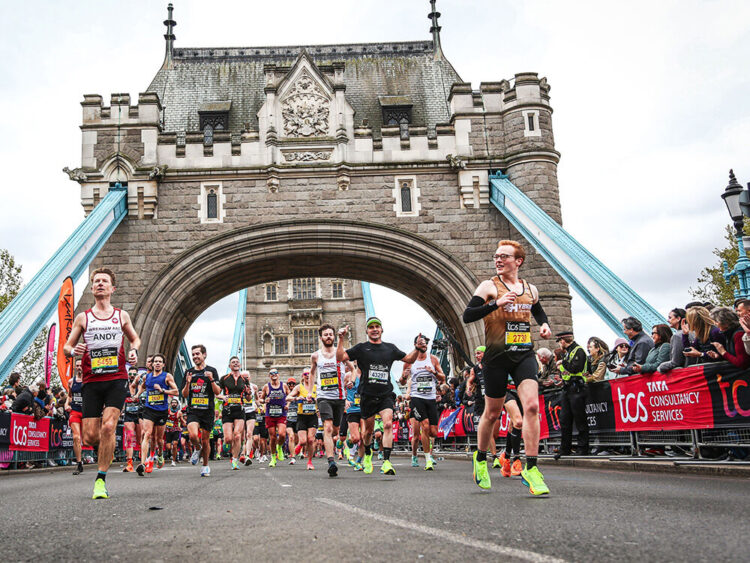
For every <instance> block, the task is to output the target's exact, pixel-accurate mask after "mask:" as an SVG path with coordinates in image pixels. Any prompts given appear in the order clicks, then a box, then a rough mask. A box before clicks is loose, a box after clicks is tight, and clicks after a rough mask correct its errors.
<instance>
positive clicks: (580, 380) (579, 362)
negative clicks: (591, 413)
mask: <svg viewBox="0 0 750 563" xmlns="http://www.w3.org/2000/svg"><path fill="white" fill-rule="evenodd" d="M556 340H557V343H558V345H559V346H560V347H561V348H562V349H563V350H564V351H565V355H564V356H563V358H562V360H559V361H558V362H557V369H558V370H559V371H560V376H561V377H562V380H563V388H562V397H561V399H560V404H561V407H562V411H561V413H560V429H561V433H562V437H561V440H560V452H559V453H557V454H556V455H555V459H559V457H560V456H561V455H570V453H571V447H572V443H573V421H574V420H575V423H576V428H577V429H578V448H577V449H576V455H587V454H588V451H589V427H588V423H587V421H586V385H585V377H586V371H587V370H586V367H587V366H586V364H587V357H586V351H585V350H584V349H583V348H581V346H580V345H579V344H578V343H577V342H576V341H575V340H573V333H572V332H570V331H565V332H558V333H557V335H556Z"/></svg>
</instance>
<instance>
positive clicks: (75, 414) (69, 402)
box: [65, 358, 83, 475]
mask: <svg viewBox="0 0 750 563" xmlns="http://www.w3.org/2000/svg"><path fill="white" fill-rule="evenodd" d="M81 363H82V360H81V358H76V359H75V362H74V364H73V377H72V378H71V379H70V384H69V385H68V398H67V399H66V400H65V410H66V411H67V412H69V413H70V416H69V417H68V424H69V425H70V430H71V431H72V432H73V453H74V454H75V456H76V462H77V464H76V469H75V471H73V475H80V474H81V473H83V458H82V457H81V456H82V453H83V445H82V443H81V420H82V418H81V415H82V413H83V397H82V395H81V394H82V392H83V373H82V370H81Z"/></svg>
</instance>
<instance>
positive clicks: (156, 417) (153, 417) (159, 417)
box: [143, 407, 169, 426]
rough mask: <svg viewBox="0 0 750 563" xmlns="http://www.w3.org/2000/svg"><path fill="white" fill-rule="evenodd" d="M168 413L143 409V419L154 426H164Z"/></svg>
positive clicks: (147, 408)
mask: <svg viewBox="0 0 750 563" xmlns="http://www.w3.org/2000/svg"><path fill="white" fill-rule="evenodd" d="M168 416H169V411H157V410H154V409H152V408H149V407H143V419H144V420H150V421H151V422H153V423H154V426H164V425H165V424H166V423H167V417H168Z"/></svg>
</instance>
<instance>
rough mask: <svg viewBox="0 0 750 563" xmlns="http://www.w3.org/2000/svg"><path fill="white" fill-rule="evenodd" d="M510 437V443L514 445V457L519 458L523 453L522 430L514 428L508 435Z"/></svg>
mask: <svg viewBox="0 0 750 563" xmlns="http://www.w3.org/2000/svg"><path fill="white" fill-rule="evenodd" d="M508 435H509V436H510V442H511V444H512V445H513V456H514V457H517V456H518V454H519V453H520V451H521V429H520V428H514V429H513V430H511V431H510V433H509V434H508Z"/></svg>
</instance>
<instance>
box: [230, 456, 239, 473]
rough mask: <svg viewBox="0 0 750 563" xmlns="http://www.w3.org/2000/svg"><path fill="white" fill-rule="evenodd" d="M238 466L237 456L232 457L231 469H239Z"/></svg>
mask: <svg viewBox="0 0 750 563" xmlns="http://www.w3.org/2000/svg"><path fill="white" fill-rule="evenodd" d="M239 469H240V466H239V465H238V464H237V458H234V457H233V458H232V471H239Z"/></svg>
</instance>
